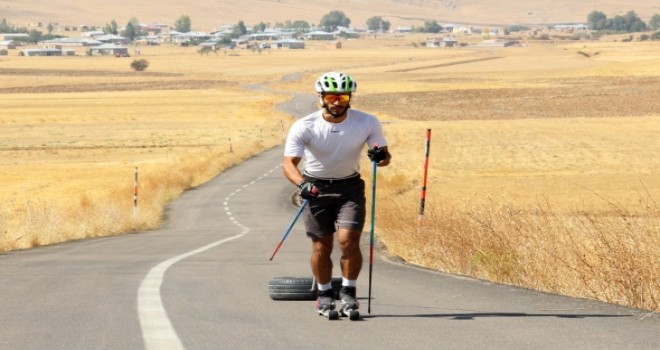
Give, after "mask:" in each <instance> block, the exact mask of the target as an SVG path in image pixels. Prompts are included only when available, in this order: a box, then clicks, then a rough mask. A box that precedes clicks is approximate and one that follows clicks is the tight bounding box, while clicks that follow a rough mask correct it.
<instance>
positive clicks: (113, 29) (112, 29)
mask: <svg viewBox="0 0 660 350" xmlns="http://www.w3.org/2000/svg"><path fill="white" fill-rule="evenodd" d="M103 32H104V33H106V34H114V35H117V34H118V33H119V32H118V31H117V21H115V20H114V19H113V20H112V21H111V22H110V23H106V25H105V27H103Z"/></svg>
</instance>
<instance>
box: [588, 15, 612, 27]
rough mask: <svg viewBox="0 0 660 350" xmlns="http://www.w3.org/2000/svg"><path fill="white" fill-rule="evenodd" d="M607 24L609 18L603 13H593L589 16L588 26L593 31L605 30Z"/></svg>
mask: <svg viewBox="0 0 660 350" xmlns="http://www.w3.org/2000/svg"><path fill="white" fill-rule="evenodd" d="M606 24H607V16H605V14H604V13H603V12H601V11H593V12H591V13H590V14H589V15H588V16H587V26H589V29H593V30H603V29H605V26H606Z"/></svg>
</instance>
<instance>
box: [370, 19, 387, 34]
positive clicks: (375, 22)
mask: <svg viewBox="0 0 660 350" xmlns="http://www.w3.org/2000/svg"><path fill="white" fill-rule="evenodd" d="M367 29H369V30H373V31H378V32H386V31H388V30H390V22H388V21H385V20H383V19H382V18H381V17H378V16H376V17H371V18H369V19H368V20H367Z"/></svg>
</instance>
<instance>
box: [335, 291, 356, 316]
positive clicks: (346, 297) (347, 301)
mask: <svg viewBox="0 0 660 350" xmlns="http://www.w3.org/2000/svg"><path fill="white" fill-rule="evenodd" d="M339 299H340V300H341V308H340V309H339V313H340V314H341V315H342V316H348V318H349V319H350V320H351V321H357V320H359V319H360V311H358V309H359V308H360V303H359V302H358V300H357V297H356V291H355V287H348V286H342V287H341V290H340V291H339Z"/></svg>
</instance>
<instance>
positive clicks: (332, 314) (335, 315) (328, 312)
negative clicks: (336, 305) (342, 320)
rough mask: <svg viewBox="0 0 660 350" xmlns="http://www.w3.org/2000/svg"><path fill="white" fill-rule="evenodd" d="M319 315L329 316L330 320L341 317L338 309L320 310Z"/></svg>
mask: <svg viewBox="0 0 660 350" xmlns="http://www.w3.org/2000/svg"><path fill="white" fill-rule="evenodd" d="M319 315H321V316H325V317H327V318H328V320H331V321H334V320H338V319H339V311H337V310H331V309H327V310H319Z"/></svg>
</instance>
